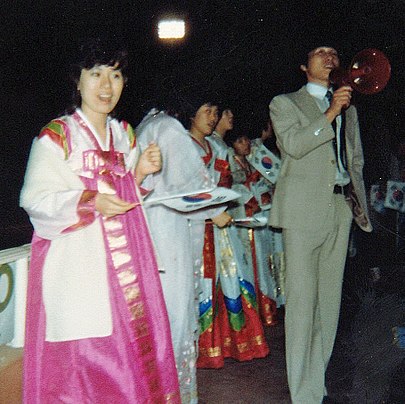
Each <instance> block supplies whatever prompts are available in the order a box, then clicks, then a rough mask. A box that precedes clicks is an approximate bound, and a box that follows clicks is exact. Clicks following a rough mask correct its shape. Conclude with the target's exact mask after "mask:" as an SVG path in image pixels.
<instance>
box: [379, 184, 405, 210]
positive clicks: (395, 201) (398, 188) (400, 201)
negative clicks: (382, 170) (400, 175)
mask: <svg viewBox="0 0 405 404" xmlns="http://www.w3.org/2000/svg"><path fill="white" fill-rule="evenodd" d="M404 197H405V182H400V181H387V195H386V196H385V202H384V206H385V207H386V208H389V209H394V210H397V211H399V212H402V213H403V212H405V204H404Z"/></svg>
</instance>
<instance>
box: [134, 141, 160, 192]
mask: <svg viewBox="0 0 405 404" xmlns="http://www.w3.org/2000/svg"><path fill="white" fill-rule="evenodd" d="M161 168H162V155H161V153H160V148H159V146H158V145H157V144H155V143H151V144H150V145H149V146H148V147H147V148H146V149H145V151H144V152H143V153H142V154H141V156H140V157H139V161H138V164H137V166H136V168H135V177H136V182H137V184H138V185H140V184H141V183H142V181H143V180H144V179H145V177H146V176H147V175H149V174H153V173H156V172H158V171H160V170H161Z"/></svg>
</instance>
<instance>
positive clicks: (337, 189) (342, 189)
mask: <svg viewBox="0 0 405 404" xmlns="http://www.w3.org/2000/svg"><path fill="white" fill-rule="evenodd" d="M348 192H349V185H335V186H334V187H333V193H334V194H340V195H345V196H347V194H348Z"/></svg>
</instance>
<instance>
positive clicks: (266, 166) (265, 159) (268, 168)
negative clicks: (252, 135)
mask: <svg viewBox="0 0 405 404" xmlns="http://www.w3.org/2000/svg"><path fill="white" fill-rule="evenodd" d="M247 159H248V161H249V163H250V164H251V165H252V166H253V167H254V168H256V170H257V171H259V173H260V174H262V175H263V177H264V178H266V179H267V180H269V181H270V182H271V183H273V184H275V183H276V182H277V177H278V173H279V171H280V167H281V160H280V159H279V158H278V157H277V156H276V155H275V154H274V153H272V152H271V151H270V150H269V149H268V148H267V147H265V146H263V145H260V146H259V147H257V148H256V147H255V148H253V149H252V153H251V154H249V156H247Z"/></svg>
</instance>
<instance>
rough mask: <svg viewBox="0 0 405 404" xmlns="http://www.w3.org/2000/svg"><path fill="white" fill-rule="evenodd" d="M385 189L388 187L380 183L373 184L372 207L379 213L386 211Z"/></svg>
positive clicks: (371, 193)
mask: <svg viewBox="0 0 405 404" xmlns="http://www.w3.org/2000/svg"><path fill="white" fill-rule="evenodd" d="M385 189H386V187H385V186H382V185H380V184H375V185H372V186H371V189H370V203H371V207H372V208H373V209H374V210H375V211H376V212H378V213H383V212H384V211H385V206H384V202H385V194H386V192H385Z"/></svg>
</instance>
